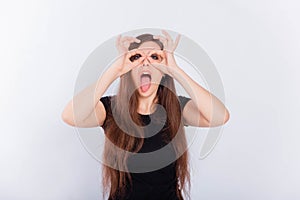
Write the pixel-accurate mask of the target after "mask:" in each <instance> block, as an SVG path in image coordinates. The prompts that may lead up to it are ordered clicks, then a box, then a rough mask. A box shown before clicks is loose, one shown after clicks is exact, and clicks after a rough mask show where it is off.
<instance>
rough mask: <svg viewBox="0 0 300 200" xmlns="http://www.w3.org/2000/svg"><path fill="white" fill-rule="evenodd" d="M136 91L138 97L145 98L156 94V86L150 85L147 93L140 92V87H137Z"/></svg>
mask: <svg viewBox="0 0 300 200" xmlns="http://www.w3.org/2000/svg"><path fill="white" fill-rule="evenodd" d="M137 89H138V92H139V95H140V96H143V97H147V96H150V95H152V94H153V93H155V94H156V92H157V89H158V85H157V84H153V83H152V84H151V85H150V87H149V89H148V90H147V91H142V89H141V88H140V87H138V88H137Z"/></svg>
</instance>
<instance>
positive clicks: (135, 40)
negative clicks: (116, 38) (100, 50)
mask: <svg viewBox="0 0 300 200" xmlns="http://www.w3.org/2000/svg"><path fill="white" fill-rule="evenodd" d="M123 40H127V41H130V42H137V43H140V42H141V40H139V39H137V38H135V37H131V36H124V37H123Z"/></svg>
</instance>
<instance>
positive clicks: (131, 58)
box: [129, 53, 142, 62]
mask: <svg viewBox="0 0 300 200" xmlns="http://www.w3.org/2000/svg"><path fill="white" fill-rule="evenodd" d="M140 57H142V55H141V54H139V53H138V54H135V55H133V56H130V58H129V60H130V61H131V62H133V61H135V60H137V59H139V58H140Z"/></svg>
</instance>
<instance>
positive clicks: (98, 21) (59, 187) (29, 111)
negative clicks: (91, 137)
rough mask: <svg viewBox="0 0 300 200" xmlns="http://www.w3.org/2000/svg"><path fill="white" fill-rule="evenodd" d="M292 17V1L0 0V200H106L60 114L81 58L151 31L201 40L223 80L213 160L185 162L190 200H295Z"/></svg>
mask: <svg viewBox="0 0 300 200" xmlns="http://www.w3.org/2000/svg"><path fill="white" fill-rule="evenodd" d="M299 9H300V4H299V3H298V2H297V1H292V0H285V1H283V0H280V1H279V0H274V1H268V0H252V1H241V0H229V1H216V0H210V1H191V0H185V1H174V0H173V1H157V0H151V1H140V0H139V1H115V0H110V1H83V0H82V1H79V0H76V1H74V0H73V1H69V0H68V1H58V0H51V1H50V0H48V1H32V0H28V1H6V2H4V1H1V3H0V15H1V17H0V22H1V24H0V25H1V31H0V36H1V37H0V51H1V52H0V56H1V59H0V67H1V68H0V89H1V90H0V91H1V98H0V111H1V114H0V121H1V138H0V158H1V165H0V199H5V200H6V199H7V200H15V199H22V200H37V199H43V200H53V199H55V200H66V199H67V200H83V199H89V200H92V199H95V200H96V199H97V200H99V199H101V182H100V181H101V170H100V164H99V163H98V162H97V161H96V160H94V159H93V158H92V157H91V155H90V154H88V153H87V151H86V150H85V149H84V147H83V146H82V144H81V143H80V140H79V138H78V137H77V134H76V130H75V129H74V128H72V127H70V126H68V125H66V124H64V123H63V122H62V120H61V118H60V115H61V112H62V110H63V108H64V106H65V105H66V103H67V102H68V101H69V99H70V98H71V97H72V95H73V90H74V84H75V80H76V77H77V74H78V72H79V70H80V67H81V65H82V64H83V62H84V61H85V59H86V58H87V56H88V55H89V54H90V53H91V52H92V51H93V50H94V49H95V48H96V47H98V46H99V45H100V44H101V43H102V42H104V41H106V40H107V39H110V38H111V37H112V36H115V35H117V34H120V33H122V32H126V31H130V30H134V29H139V28H148V27H149V28H164V29H170V30H174V31H176V32H179V33H182V34H184V35H186V36H187V37H189V38H191V39H192V40H194V41H195V42H197V43H198V44H199V45H200V46H201V47H202V48H203V49H205V51H206V52H207V54H208V55H209V56H210V58H211V59H212V60H213V61H214V63H215V65H216V68H217V70H218V71H219V74H220V76H221V78H222V81H223V85H224V89H225V95H226V102H225V104H226V106H227V108H228V109H229V111H230V114H231V118H230V120H229V121H228V123H227V124H226V125H225V126H224V129H223V133H222V137H221V139H220V141H219V142H218V144H217V146H216V147H215V149H214V151H213V152H212V153H211V154H210V155H209V156H208V157H207V158H206V159H204V160H197V159H193V160H192V161H191V165H192V166H193V168H194V171H193V174H192V190H191V197H192V199H193V200H198V199H202V200H220V199H221V200H227V199H228V200H240V199H243V200H267V199H268V200H279V199H280V200H283V199H284V200H296V199H299V198H300V192H299V191H297V189H299V188H298V187H299V186H298V185H299V180H300V173H299V172H298V170H299V169H300V156H299V153H300V145H299V140H300V136H299V134H300V131H299V130H300V128H299V122H298V119H299V117H298V113H299V111H300V104H299V102H300V94H299V89H298V85H300V79H299V78H298V76H299V72H300V70H299V67H300V65H299V64H300V62H299V52H300V38H299V35H300V26H299V20H298V19H299V18H300V14H299V12H298V11H299ZM297 12H298V13H297ZM191 150H192V153H194V154H197V153H198V152H197V149H196V148H193V149H191Z"/></svg>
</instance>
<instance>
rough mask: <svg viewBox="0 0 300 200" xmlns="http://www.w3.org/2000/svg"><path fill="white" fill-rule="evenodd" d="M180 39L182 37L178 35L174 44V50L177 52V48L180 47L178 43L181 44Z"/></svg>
mask: <svg viewBox="0 0 300 200" xmlns="http://www.w3.org/2000/svg"><path fill="white" fill-rule="evenodd" d="M180 38H181V35H180V34H178V35H177V37H176V40H175V44H174V49H173V50H175V49H176V47H177V46H178V43H179V40H180Z"/></svg>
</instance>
